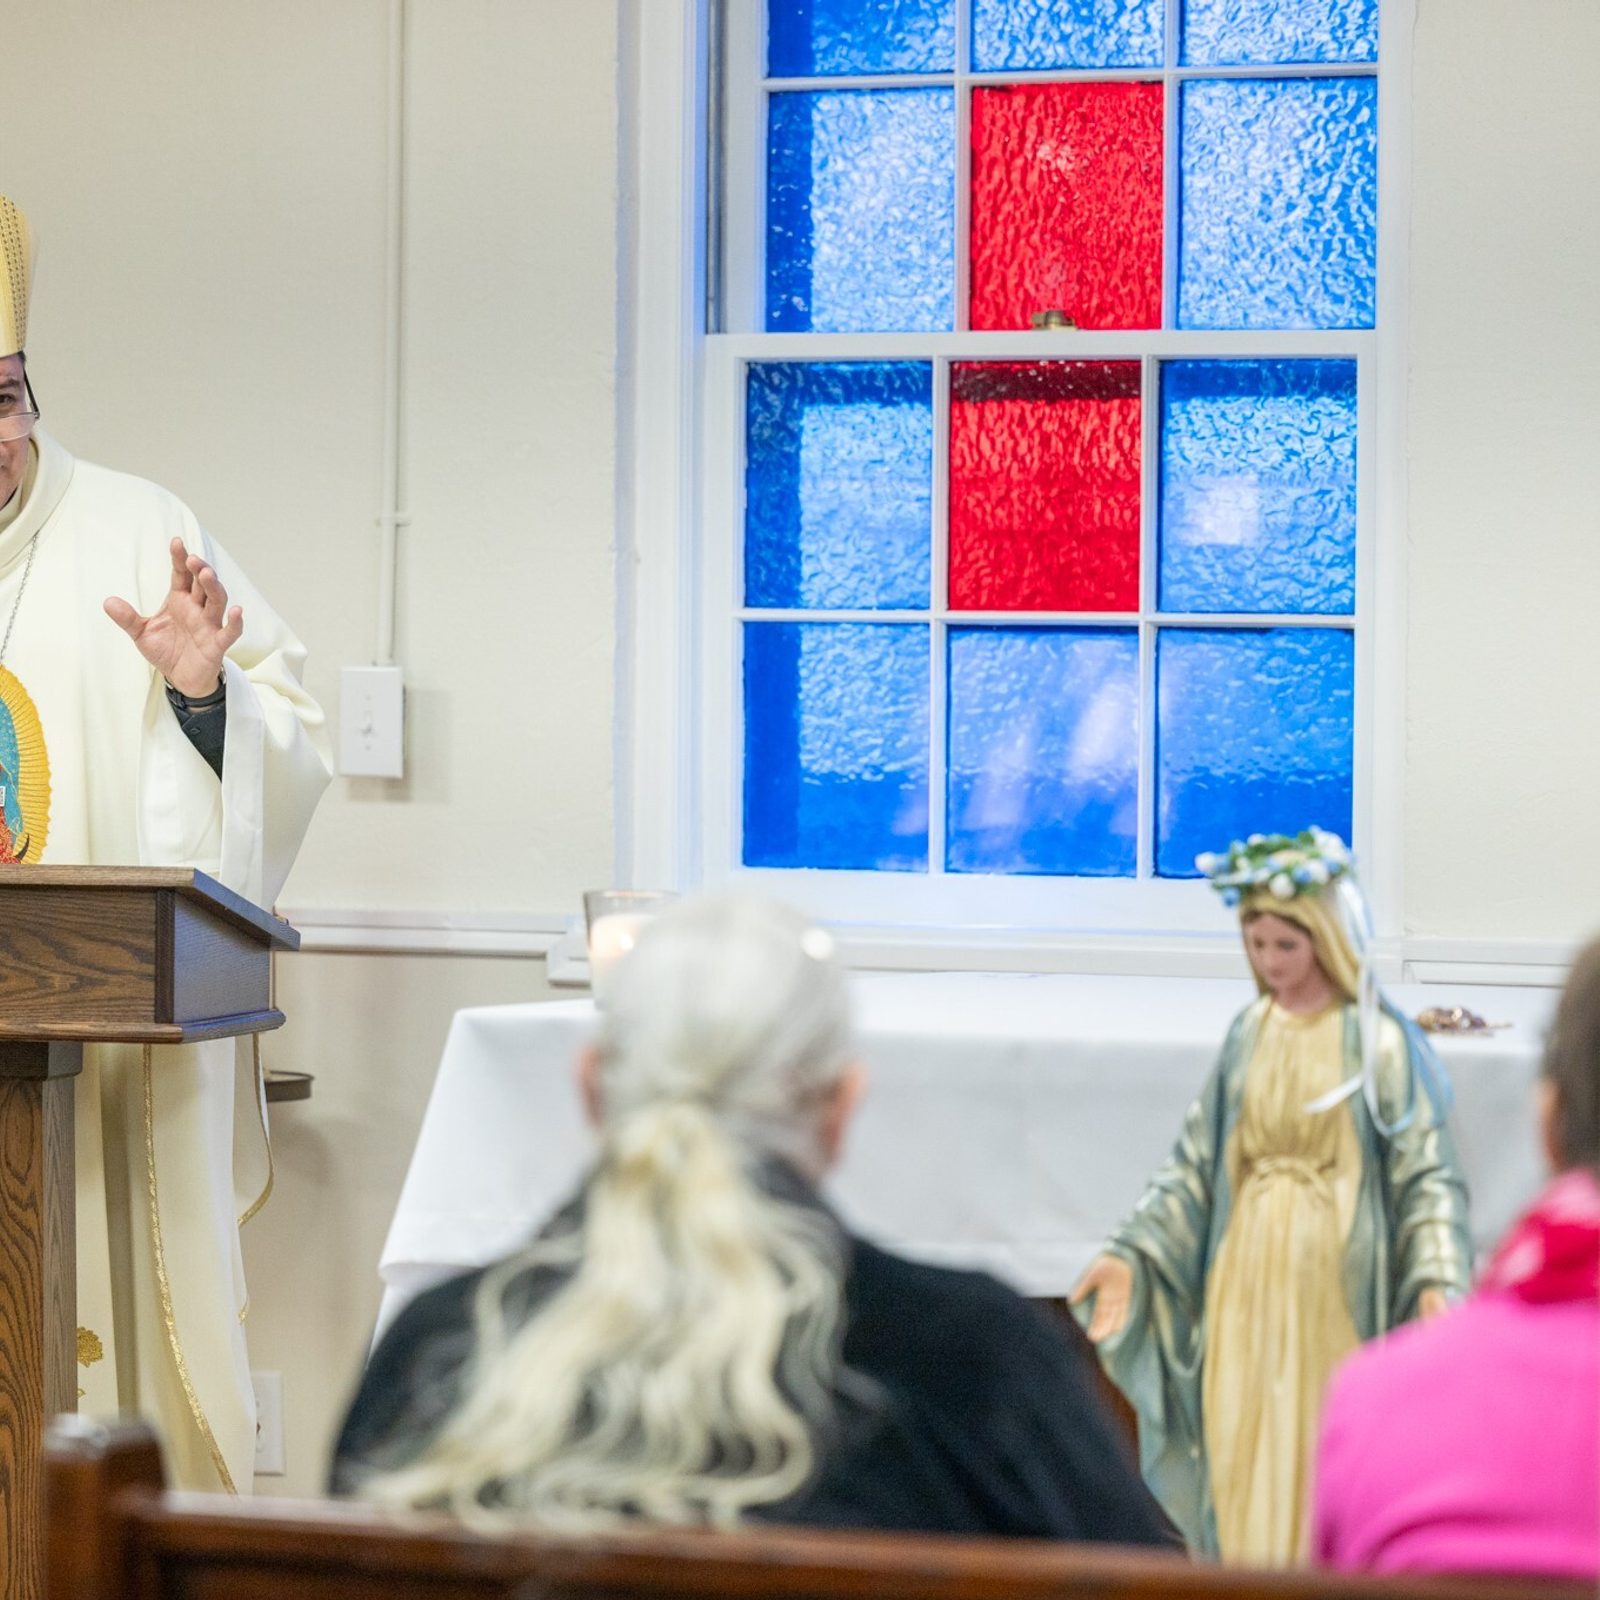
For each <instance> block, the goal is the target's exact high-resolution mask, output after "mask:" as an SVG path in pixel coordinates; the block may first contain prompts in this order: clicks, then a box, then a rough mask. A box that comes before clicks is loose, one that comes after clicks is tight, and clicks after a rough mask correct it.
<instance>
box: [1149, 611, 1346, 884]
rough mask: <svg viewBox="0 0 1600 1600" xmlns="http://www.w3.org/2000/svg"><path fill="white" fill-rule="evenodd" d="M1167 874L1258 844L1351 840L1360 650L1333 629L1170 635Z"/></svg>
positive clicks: (1160, 713)
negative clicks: (1314, 835)
mask: <svg viewBox="0 0 1600 1600" xmlns="http://www.w3.org/2000/svg"><path fill="white" fill-rule="evenodd" d="M1156 669H1157V681H1156V745H1157V755H1156V810H1157V844H1156V870H1157V872H1159V873H1161V874H1162V875H1164V876H1167V877H1178V878H1184V877H1193V876H1194V875H1195V867H1194V858H1195V857H1196V856H1197V855H1198V854H1199V853H1200V852H1201V851H1203V850H1214V849H1217V848H1218V847H1219V845H1226V844H1227V842H1228V841H1229V840H1230V839H1234V838H1238V837H1240V836H1241V835H1243V834H1249V833H1298V832H1299V831H1300V830H1301V829H1302V828H1308V827H1310V826H1312V825H1313V824H1315V825H1316V826H1317V827H1319V828H1327V829H1329V830H1331V831H1332V832H1334V833H1337V834H1338V835H1339V836H1340V837H1341V838H1344V839H1348V838H1349V837H1350V813H1351V773H1352V769H1353V764H1354V732H1355V692H1354V689H1355V685H1354V675H1355V650H1354V641H1353V640H1352V637H1351V635H1350V634H1349V633H1348V632H1347V631H1346V630H1344V629H1342V628H1341V629H1332V628H1263V629H1259V630H1255V629H1220V628H1219V629H1211V628H1194V629H1189V628H1166V629H1163V630H1162V632H1161V635H1160V639H1159V645H1158V649H1157V653H1156Z"/></svg>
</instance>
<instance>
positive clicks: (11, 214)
mask: <svg viewBox="0 0 1600 1600" xmlns="http://www.w3.org/2000/svg"><path fill="white" fill-rule="evenodd" d="M32 287H33V233H32V230H31V229H30V228H29V227H28V219H27V217H25V216H24V215H23V214H22V212H21V211H20V210H19V209H18V208H17V207H16V205H14V204H13V203H12V202H11V201H10V200H8V199H7V198H6V197H5V196H4V195H3V194H0V359H3V358H4V357H6V356H14V355H16V354H18V353H19V352H20V351H21V350H23V349H25V348H26V346H27V343H28V293H29V290H30V289H31V288H32Z"/></svg>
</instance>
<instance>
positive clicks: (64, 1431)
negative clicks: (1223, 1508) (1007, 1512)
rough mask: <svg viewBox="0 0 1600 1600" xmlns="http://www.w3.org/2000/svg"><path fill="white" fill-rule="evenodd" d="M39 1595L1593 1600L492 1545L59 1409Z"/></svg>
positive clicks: (906, 1545) (921, 1544) (977, 1548)
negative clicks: (175, 1463)
mask: <svg viewBox="0 0 1600 1600" xmlns="http://www.w3.org/2000/svg"><path fill="white" fill-rule="evenodd" d="M45 1496H46V1498H45V1506H46V1544H47V1560H48V1566H47V1586H46V1590H45V1597H46V1600H769V1597H770V1600H1533V1597H1535V1596H1538V1597H1539V1600H1592V1595H1593V1590H1592V1587H1591V1586H1588V1585H1585V1584H1580V1583H1566V1582H1550V1581H1547V1580H1517V1579H1440V1578H1435V1579H1409V1580H1404V1581H1399V1580H1379V1579H1370V1578H1343V1577H1334V1576H1328V1575H1320V1574H1315V1573H1289V1574H1279V1573H1267V1572H1250V1571H1244V1570H1225V1569H1223V1568H1220V1567H1214V1566H1205V1565H1199V1564H1191V1563H1189V1562H1188V1561H1186V1560H1184V1559H1183V1558H1182V1557H1181V1556H1178V1555H1171V1556H1166V1555H1160V1554H1151V1553H1148V1552H1143V1551H1133V1550H1116V1549H1112V1548H1109V1547H1104V1546H1094V1545H1076V1546H1074V1545H1054V1544H1043V1543H1037V1544H1036V1543H1031V1542H1023V1541H1013V1540H988V1539H951V1538H943V1537H937V1536H923V1535H905V1534H836V1533H822V1532H812V1531H806V1530H783V1529H774V1530H771V1531H757V1532H751V1533H739V1534H725V1535H719V1534H704V1533H657V1532H647V1533H638V1534H629V1535H619V1536H611V1535H607V1536H605V1537H598V1538H590V1539H570V1538H551V1537H543V1536H539V1537H534V1536H527V1537H521V1536H519V1537H514V1538H490V1537H484V1536H480V1535H476V1534H472V1533H468V1532H466V1531H464V1530H463V1529H461V1528H460V1527H458V1526H457V1525H455V1524H452V1523H449V1522H447V1521H445V1520H444V1519H442V1518H438V1517H416V1518H407V1519H404V1520H397V1519H395V1518H393V1517H390V1516H385V1515H383V1514H380V1513H377V1512H373V1511H370V1510H367V1509H364V1508H361V1507H359V1506H353V1505H348V1504H341V1503H338V1502H331V1501H301V1502H293V1501H287V1500H278V1501H272V1500H256V1501H249V1500H234V1499H227V1498H224V1497H222V1496H220V1495H194V1494H177V1493H167V1492H164V1491H163V1489H162V1475H161V1461H160V1455H159V1452H158V1450H157V1448H156V1445H155V1441H154V1439H153V1437H152V1436H151V1434H150V1433H149V1431H148V1430H147V1429H146V1428H144V1427H143V1426H140V1425H121V1426H113V1427H104V1426H100V1425H98V1424H95V1423H91V1422H87V1421H84V1420H82V1419H79V1418H76V1417H68V1418H62V1419H61V1420H60V1422H59V1423H58V1424H57V1426H56V1428H55V1429H54V1430H53V1431H52V1434H51V1438H50V1442H49V1445H48V1447H47V1450H46V1462H45Z"/></svg>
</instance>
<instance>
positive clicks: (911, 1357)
mask: <svg viewBox="0 0 1600 1600" xmlns="http://www.w3.org/2000/svg"><path fill="white" fill-rule="evenodd" d="M552 1276H553V1275H552ZM482 1277H483V1274H482V1272H474V1273H468V1274H466V1275H465V1276H463V1277H459V1278H455V1279H453V1280H451V1281H450V1282H448V1283H444V1284H441V1285H439V1286H438V1287H437V1288H435V1289H432V1290H430V1291H429V1292H427V1293H425V1294H423V1295H421V1296H420V1297H419V1298H418V1299H416V1300H414V1301H412V1303H411V1304H410V1305H409V1306H407V1307H406V1309H405V1310H404V1311H403V1312H402V1313H401V1314H400V1316H399V1317H398V1318H397V1319H396V1321H395V1323H394V1325H393V1327H391V1328H390V1329H389V1331H388V1333H387V1334H386V1335H385V1336H384V1338H383V1340H382V1342H381V1343H380V1344H379V1346H378V1349H377V1350H376V1352H375V1353H374V1355H373V1357H372V1361H371V1364H370V1365H369V1366H368V1368H367V1371H366V1375H365V1377H364V1378H363V1381H362V1383H361V1387H360V1389H359V1391H358V1392H357V1394H356V1397H355V1402H354V1404H353V1405H352V1406H351V1408H350V1412H349V1415H348V1416H347V1417H346V1419H345V1423H344V1428H343V1430H342V1432H341V1434H340V1437H339V1443H338V1446H337V1448H336V1452H335V1458H334V1466H333V1483H332V1486H333V1491H334V1492H335V1493H336V1494H337V1493H348V1492H351V1491H353V1490H354V1489H355V1487H356V1483H357V1478H358V1476H359V1469H360V1468H361V1466H362V1464H363V1462H365V1461H368V1460H373V1459H376V1458H378V1457H381V1456H382V1455H383V1446H384V1444H385V1442H386V1441H393V1440H395V1439H397V1438H398V1439H417V1440H420V1439H421V1438H423V1437H426V1436H428V1435H430V1434H432V1433H433V1432H434V1431H435V1430H436V1429H437V1428H438V1426H439V1424H440V1423H441V1422H442V1420H443V1418H444V1416H445V1415H446V1414H447V1413H448V1411H449V1409H450V1408H451V1406H452V1404H453V1397H454V1393H455V1392H456V1391H457V1389H458V1387H459V1379H460V1374H461V1369H462V1365H463V1363H464V1362H465V1361H466V1359H467V1356H468V1355H469V1353H470V1351H471V1348H472V1342H473V1339H472V1323H473V1296H474V1294H475V1292H476V1290H477V1287H478V1284H479V1283H480V1281H481V1279H482ZM546 1292H548V1291H547V1290H546ZM534 1298H535V1299H537V1298H538V1295H537V1293H535V1295H534ZM845 1311H846V1318H847V1321H846V1326H845V1336H844V1348H843V1355H844V1363H845V1365H846V1366H847V1367H848V1368H849V1369H850V1370H851V1371H852V1372H854V1373H856V1374H858V1375H859V1376H861V1377H863V1378H865V1379H867V1380H869V1383H870V1384H871V1385H873V1386H875V1388H876V1390H877V1395H876V1397H875V1398H867V1399H865V1400H864V1401H857V1400H856V1399H854V1398H849V1399H845V1400H842V1401H841V1403H840V1423H839V1426H838V1428H837V1430H836V1433H835V1436H834V1437H832V1438H831V1439H829V1440H826V1441H825V1442H824V1443H823V1444H822V1446H821V1448H820V1450H819V1454H820V1455H821V1458H822V1459H821V1464H820V1467H819V1470H818V1472H817V1474H816V1476H815V1477H814V1479H813V1480H812V1482H811V1483H810V1484H809V1485H808V1486H807V1487H806V1488H805V1489H804V1490H802V1491H801V1492H800V1493H799V1494H798V1495H796V1496H794V1497H793V1498H791V1499H789V1500H786V1501H784V1502H782V1503H780V1504H778V1505H774V1506H772V1507H769V1508H767V1509H765V1510H764V1511H762V1512H760V1513H759V1515H760V1516H761V1517H762V1520H764V1521H769V1522H780V1523H791V1524H796V1523H799V1524H810V1525H814V1526H818V1527H837V1528H882V1529H904V1530H920V1531H923V1532H943V1533H966V1534H1010V1535H1014V1536H1017V1537H1025V1538H1041V1539H1075V1540H1101V1541H1108V1542H1113V1543H1120V1544H1144V1545H1167V1546H1172V1545H1175V1544H1176V1543H1178V1541H1177V1538H1176V1535H1175V1534H1174V1533H1173V1532H1172V1530H1171V1526H1170V1524H1169V1523H1168V1522H1167V1520H1166V1518H1165V1516H1164V1515H1163V1514H1162V1512H1161V1510H1160V1508H1159V1506H1158V1505H1157V1504H1156V1502H1155V1500H1154V1499H1153V1497H1152V1496H1151V1494H1150V1492H1149V1490H1147V1489H1146V1488H1145V1486H1144V1483H1143V1481H1142V1480H1141V1479H1140V1477H1139V1474H1138V1471H1137V1470H1136V1468H1135V1466H1134V1464H1133V1461H1132V1451H1131V1449H1130V1447H1129V1443H1128V1441H1127V1440H1126V1438H1125V1437H1124V1436H1123V1435H1122V1434H1121V1432H1120V1430H1119V1428H1118V1427H1117V1425H1116V1423H1115V1422H1114V1421H1113V1420H1112V1419H1111V1417H1110V1416H1109V1414H1108V1413H1107V1411H1106V1409H1105V1407H1104V1404H1103V1402H1102V1400H1101V1398H1100V1395H1099V1394H1098V1392H1097V1387H1096V1386H1097V1381H1098V1380H1097V1376H1096V1374H1095V1372H1094V1371H1093V1369H1092V1367H1091V1363H1092V1361H1093V1359H1094V1358H1093V1356H1092V1355H1089V1354H1087V1353H1085V1352H1083V1351H1080V1350H1079V1349H1078V1348H1077V1347H1076V1346H1074V1345H1073V1344H1071V1343H1069V1342H1068V1340H1067V1337H1066V1335H1065V1333H1064V1331H1063V1330H1062V1329H1061V1328H1060V1327H1058V1326H1056V1325H1055V1324H1054V1323H1053V1322H1052V1321H1051V1320H1050V1319H1049V1318H1048V1316H1046V1314H1045V1313H1044V1312H1043V1311H1041V1310H1040V1309H1039V1308H1038V1307H1036V1306H1033V1305H1031V1304H1029V1302H1028V1301H1026V1300H1024V1299H1022V1298H1021V1296H1019V1295H1017V1294H1015V1293H1013V1292H1012V1291H1011V1290H1010V1289H1008V1288H1006V1287H1005V1286H1004V1285H1002V1284H1001V1283H999V1282H997V1281H996V1280H995V1279H993V1278H991V1277H989V1276H988V1275H987V1274H986V1273H980V1272H952V1271H949V1270H947V1269H945V1268H941V1267H928V1266H920V1265H917V1264H915V1263H913V1262H910V1261H905V1260H902V1259H901V1258H900V1257H898V1256H893V1255H890V1254H888V1253H887V1252H886V1251H883V1250H879V1249H876V1248H875V1247H874V1246H872V1245H870V1244H866V1243H864V1242H862V1241H859V1240H855V1241H852V1242H851V1262H850V1268H849V1272H848V1276H847V1278H846V1283H845Z"/></svg>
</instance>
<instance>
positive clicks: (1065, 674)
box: [945, 628, 1139, 877]
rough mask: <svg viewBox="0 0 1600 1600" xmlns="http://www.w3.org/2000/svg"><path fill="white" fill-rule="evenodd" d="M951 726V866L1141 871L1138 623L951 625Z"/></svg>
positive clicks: (1118, 873)
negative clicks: (1137, 866)
mask: <svg viewBox="0 0 1600 1600" xmlns="http://www.w3.org/2000/svg"><path fill="white" fill-rule="evenodd" d="M949 727H950V744H949V762H950V776H949V786H948V789H947V816H948V821H947V824H946V846H945V863H946V865H947V867H948V868H949V870H950V871H951V872H1016V873H1022V872H1049V873H1062V874H1068V875H1072V876H1077V877H1131V876H1132V875H1133V871H1134V857H1135V851H1136V836H1137V832H1138V812H1139V770H1138V768H1139V640H1138V635H1137V633H1136V632H1135V631H1134V630H1133V629H1132V628H1083V629H1078V628H952V629H951V630H950V723H949Z"/></svg>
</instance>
